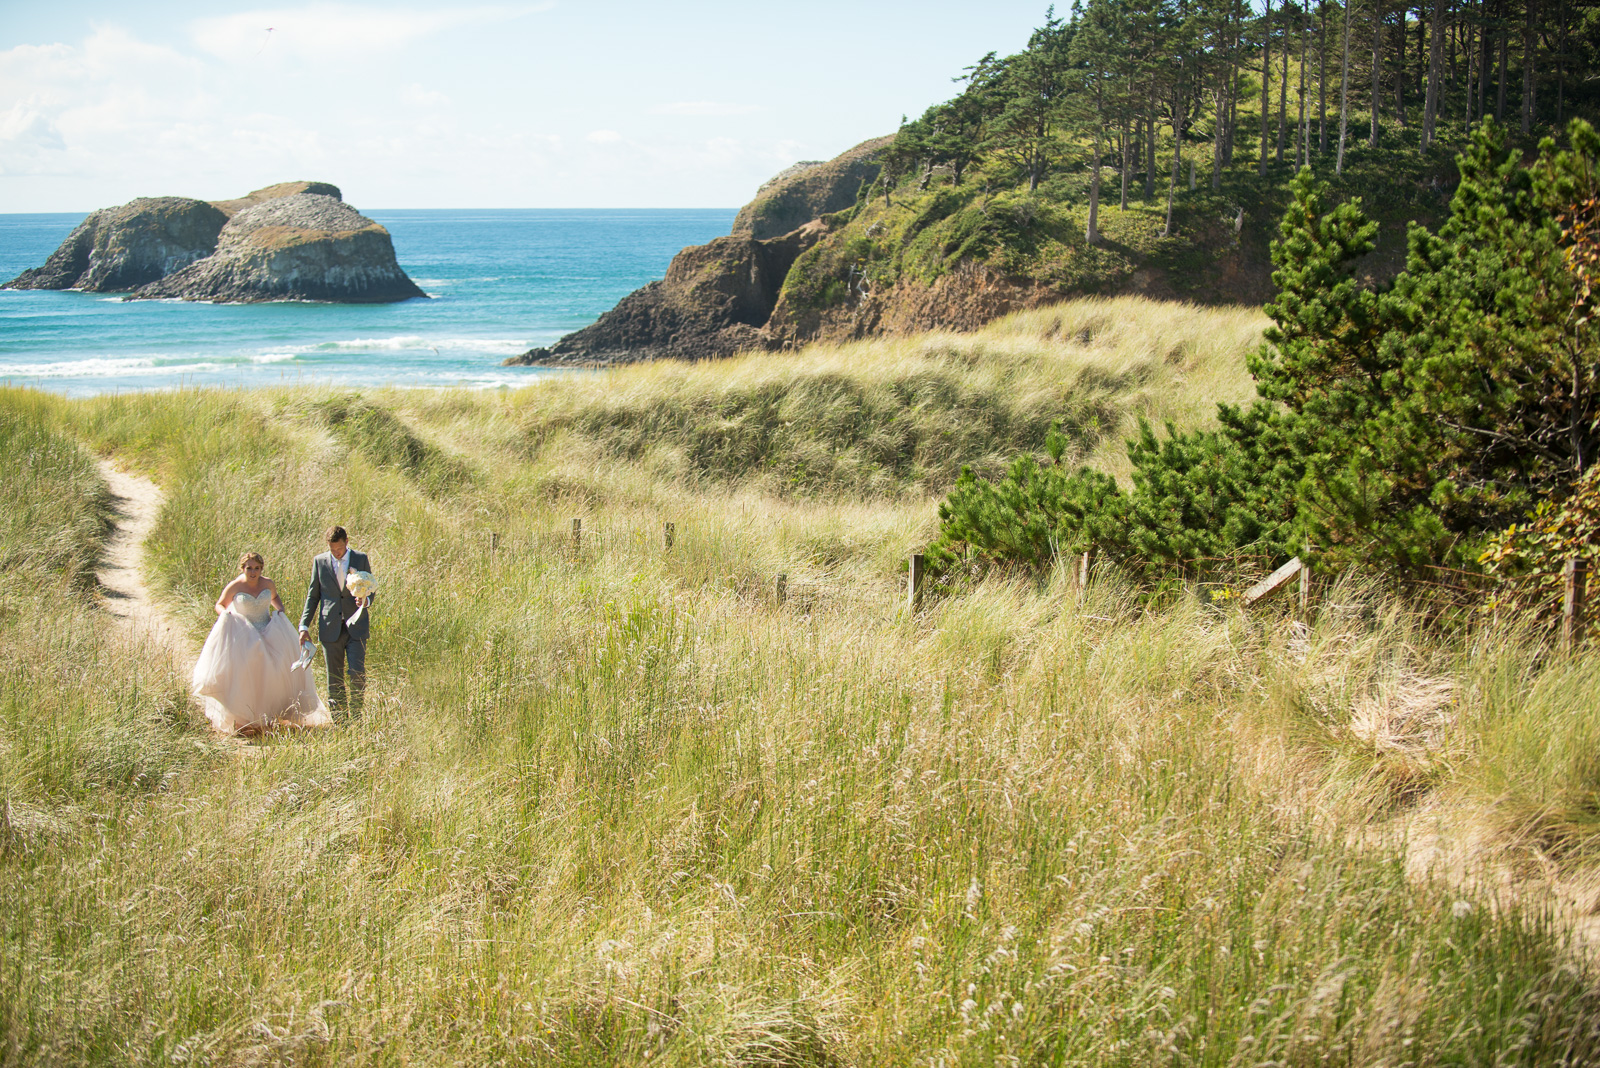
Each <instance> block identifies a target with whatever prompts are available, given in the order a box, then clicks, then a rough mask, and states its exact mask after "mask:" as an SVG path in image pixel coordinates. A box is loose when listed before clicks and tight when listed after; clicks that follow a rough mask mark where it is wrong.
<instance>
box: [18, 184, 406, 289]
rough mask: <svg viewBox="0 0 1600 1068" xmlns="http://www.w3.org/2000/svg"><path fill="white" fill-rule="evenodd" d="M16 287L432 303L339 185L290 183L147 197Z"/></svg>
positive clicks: (88, 225) (87, 232) (94, 221)
mask: <svg viewBox="0 0 1600 1068" xmlns="http://www.w3.org/2000/svg"><path fill="white" fill-rule="evenodd" d="M4 288H9V289H82V290H87V291H90V292H96V293H128V299H130V300H138V299H145V298H153V297H171V298H178V299H182V300H210V301H229V302H234V301H263V300H321V301H333V302H339V303H376V302H389V301H397V300H406V299H408V298H410V297H421V296H426V294H425V293H423V292H422V291H421V290H420V289H418V288H417V286H416V285H415V283H413V282H412V281H411V279H410V278H408V277H406V274H405V272H404V271H403V270H401V269H400V265H399V264H398V263H397V262H396V261H395V256H394V246H393V243H392V242H391V241H390V239H389V232H388V231H387V230H385V229H384V228H383V227H382V226H379V225H378V224H377V223H375V222H373V221H372V220H371V219H368V218H366V217H365V216H363V215H361V214H360V213H359V212H357V211H356V210H355V209H354V208H352V207H350V206H349V205H347V204H345V203H343V201H342V200H341V199H340V194H339V187H338V186H335V185H330V184H329V183H327V182H280V183H278V184H277V185H270V186H266V187H265V188H262V189H257V190H255V191H254V192H251V193H250V194H248V195H247V196H244V197H240V198H238V199H236V200H221V201H214V202H210V203H208V202H206V201H203V200H189V199H186V198H183V197H142V198H140V199H138V200H133V201H130V202H128V203H127V204H124V205H122V206H121V207H116V208H102V209H101V210H99V211H96V212H94V213H93V214H91V215H90V216H89V217H88V218H87V219H85V220H84V221H83V222H82V223H80V224H79V225H78V226H77V227H76V228H75V229H74V230H73V231H72V233H71V234H69V235H68V236H67V239H66V240H65V241H63V242H62V243H61V247H60V248H58V249H56V251H55V252H54V253H52V254H51V255H50V258H49V259H48V260H46V261H45V264H44V266H43V267H36V268H33V269H31V270H27V271H24V272H22V274H20V275H18V276H17V277H16V278H13V279H12V280H11V281H9V282H7V283H6V284H5V287H4Z"/></svg>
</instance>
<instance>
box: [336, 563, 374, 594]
mask: <svg viewBox="0 0 1600 1068" xmlns="http://www.w3.org/2000/svg"><path fill="white" fill-rule="evenodd" d="M344 585H345V588H346V589H347V590H349V591H350V592H351V593H352V594H354V595H355V596H356V597H371V596H372V595H373V594H374V593H376V592H377V591H378V580H377V579H375V578H373V577H372V572H370V571H357V570H356V569H355V568H351V569H350V573H349V574H348V575H346V576H345V579H344Z"/></svg>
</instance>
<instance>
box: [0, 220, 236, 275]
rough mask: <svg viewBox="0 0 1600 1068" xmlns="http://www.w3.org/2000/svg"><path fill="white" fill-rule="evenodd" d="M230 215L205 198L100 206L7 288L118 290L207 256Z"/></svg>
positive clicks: (166, 273)
mask: <svg viewBox="0 0 1600 1068" xmlns="http://www.w3.org/2000/svg"><path fill="white" fill-rule="evenodd" d="M227 221H228V217H227V216H226V215H225V214H223V213H222V212H221V211H219V210H218V209H217V208H216V207H214V206H213V205H211V204H207V203H206V202H205V201H203V200H188V199H186V198H184V197H140V198H139V199H138V200H132V201H129V202H128V203H126V204H123V205H122V206H121V207H117V208H101V209H100V210H99V211H96V212H93V213H91V214H90V215H89V217H88V218H87V219H85V220H83V222H81V223H79V224H78V225H77V227H76V228H74V229H73V231H72V233H70V234H68V235H67V239H66V240H65V241H63V242H62V243H61V247H60V248H58V249H56V250H55V251H54V252H53V253H51V254H50V258H49V259H47V260H45V263H44V266H43V267H34V268H32V269H30V270H26V271H23V272H22V273H21V274H19V275H17V277H15V278H13V279H12V280H11V281H9V282H7V283H6V284H5V288H7V289H83V290H87V291H88V292H91V293H120V292H124V291H126V290H130V289H136V288H138V287H139V286H142V285H144V284H145V283H147V282H154V281H156V280H157V279H159V278H163V277H165V276H166V275H168V274H171V273H172V272H173V271H177V270H180V269H182V268H184V267H187V266H188V265H189V264H191V263H193V262H195V261H196V260H198V259H202V258H204V257H206V256H209V255H211V252H212V250H213V249H215V248H216V247H217V234H218V233H220V232H221V230H222V226H223V224H224V223H226V222H227Z"/></svg>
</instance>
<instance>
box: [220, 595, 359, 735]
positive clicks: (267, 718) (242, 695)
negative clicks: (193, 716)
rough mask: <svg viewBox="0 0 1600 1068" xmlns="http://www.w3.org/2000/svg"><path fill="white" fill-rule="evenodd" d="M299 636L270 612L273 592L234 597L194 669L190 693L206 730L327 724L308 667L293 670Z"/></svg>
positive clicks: (261, 728) (225, 731)
mask: <svg viewBox="0 0 1600 1068" xmlns="http://www.w3.org/2000/svg"><path fill="white" fill-rule="evenodd" d="M299 659H300V636H299V635H298V634H297V633H296V632H295V629H294V627H293V626H291V625H290V623H289V620H288V619H287V618H286V617H285V616H283V615H281V614H274V613H273V611H272V591H271V590H262V591H261V592H260V593H259V594H257V595H255V596H253V597H252V596H251V595H250V594H248V593H245V592H243V591H242V590H241V591H240V592H238V593H236V594H234V595H233V601H232V602H231V603H229V605H228V607H227V610H226V611H224V612H223V613H222V614H221V615H220V616H218V617H217V622H216V625H215V626H213V627H212V628H211V633H210V634H208V635H207V636H206V643H205V645H204V646H202V647H201V649H200V659H199V660H198V661H196V662H195V665H194V692H195V694H196V695H197V696H198V697H200V698H201V699H202V701H203V702H204V704H205V710H206V718H207V719H209V720H210V721H211V725H212V726H213V727H215V728H216V729H217V730H219V731H223V732H224V733H227V734H235V733H237V732H239V731H241V730H251V729H255V730H264V729H266V728H268V727H272V726H275V725H279V724H282V725H286V726H294V727H321V726H325V725H327V724H329V723H332V722H333V720H332V718H331V717H330V716H329V715H328V708H327V706H326V705H324V704H323V703H322V698H320V697H318V696H317V684H316V680H315V679H314V678H312V675H311V668H310V667H309V666H307V667H304V668H296V667H295V666H294V665H295V663H296V662H297V661H298V660H299Z"/></svg>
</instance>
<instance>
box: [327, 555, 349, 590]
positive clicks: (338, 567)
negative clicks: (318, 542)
mask: <svg viewBox="0 0 1600 1068" xmlns="http://www.w3.org/2000/svg"><path fill="white" fill-rule="evenodd" d="M329 555H332V554H331V553H330V554H329ZM333 572H334V574H336V575H338V576H339V588H340V589H341V590H342V589H344V584H345V578H346V576H348V575H349V573H350V547H349V546H348V545H347V546H345V550H344V555H343V556H335V557H334V558H333Z"/></svg>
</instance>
